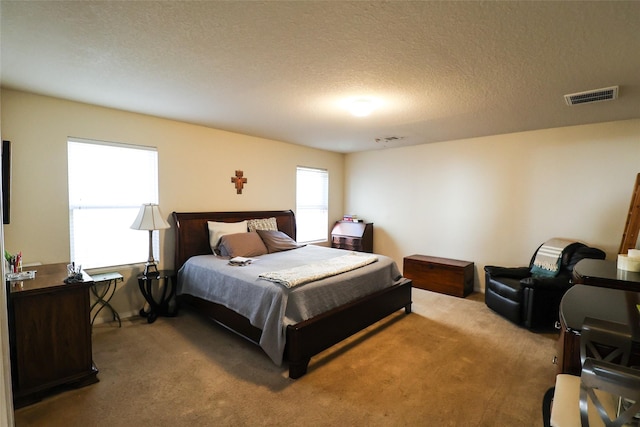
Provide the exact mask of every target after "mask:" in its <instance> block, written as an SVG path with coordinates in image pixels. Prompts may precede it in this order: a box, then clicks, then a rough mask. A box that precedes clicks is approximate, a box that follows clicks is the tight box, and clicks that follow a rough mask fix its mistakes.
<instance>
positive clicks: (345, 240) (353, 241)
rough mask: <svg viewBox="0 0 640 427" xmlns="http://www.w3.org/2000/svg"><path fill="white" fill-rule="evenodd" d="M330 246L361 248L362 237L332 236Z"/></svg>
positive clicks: (353, 249) (355, 249)
mask: <svg viewBox="0 0 640 427" xmlns="http://www.w3.org/2000/svg"><path fill="white" fill-rule="evenodd" d="M331 247H333V248H338V249H347V250H350V251H361V250H362V239H359V238H354V237H343V236H334V237H333V239H332V244H331Z"/></svg>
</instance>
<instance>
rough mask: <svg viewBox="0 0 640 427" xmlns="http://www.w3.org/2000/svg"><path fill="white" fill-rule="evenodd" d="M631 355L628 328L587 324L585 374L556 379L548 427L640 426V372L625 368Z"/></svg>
mask: <svg viewBox="0 0 640 427" xmlns="http://www.w3.org/2000/svg"><path fill="white" fill-rule="evenodd" d="M630 355H631V334H630V332H629V330H628V328H626V325H621V324H618V323H612V322H605V321H602V320H599V319H590V318H586V319H585V322H584V325H583V328H582V332H581V335H580V358H581V360H582V361H583V364H582V373H581V375H580V376H576V375H569V374H559V375H557V376H556V384H555V387H552V388H550V389H549V390H548V391H547V393H546V394H545V396H544V399H543V407H542V412H543V421H544V425H545V427H546V426H551V427H581V426H582V427H585V426H607V427H609V426H611V427H613V426H626V425H629V426H638V425H640V418H638V416H639V415H640V370H638V369H633V368H629V367H627V366H624V365H623V364H627V363H628V361H629V357H630ZM612 361H618V362H619V363H612ZM620 363H622V364H620Z"/></svg>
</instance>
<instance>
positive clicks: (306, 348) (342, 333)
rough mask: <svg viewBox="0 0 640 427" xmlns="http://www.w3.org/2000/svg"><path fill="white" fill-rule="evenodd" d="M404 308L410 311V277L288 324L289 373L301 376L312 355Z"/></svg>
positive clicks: (292, 376)
mask: <svg viewBox="0 0 640 427" xmlns="http://www.w3.org/2000/svg"><path fill="white" fill-rule="evenodd" d="M401 308H404V309H405V312H406V313H407V314H409V313H411V281H410V280H408V279H404V280H403V281H402V282H401V283H400V284H398V285H395V286H393V287H391V288H386V289H383V290H381V291H378V292H376V293H374V294H371V295H368V296H366V297H363V298H360V299H358V300H356V301H353V302H351V303H349V304H346V305H343V306H340V307H337V308H335V309H333V310H330V311H328V312H326V313H323V314H321V315H319V316H316V317H313V318H311V319H309V320H305V321H303V322H300V323H297V324H295V325H289V326H288V327H287V346H286V348H285V356H286V358H287V359H288V361H289V377H290V378H300V377H301V376H303V375H304V374H306V373H307V367H308V365H309V361H310V359H311V357H312V356H314V355H316V354H318V353H320V352H321V351H323V350H326V349H327V348H329V347H331V346H333V345H334V344H337V343H339V342H340V341H342V340H344V339H345V338H348V337H350V336H351V335H353V334H355V333H356V332H359V331H361V330H362V329H364V328H366V327H367V326H370V325H372V324H374V323H375V322H377V321H378V320H381V319H383V318H385V317H387V316H388V315H390V314H392V313H393V312H395V311H397V310H399V309H401Z"/></svg>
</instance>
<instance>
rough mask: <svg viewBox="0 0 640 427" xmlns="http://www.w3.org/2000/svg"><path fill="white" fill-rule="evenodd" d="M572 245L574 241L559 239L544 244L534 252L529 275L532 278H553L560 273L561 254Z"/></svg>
mask: <svg viewBox="0 0 640 427" xmlns="http://www.w3.org/2000/svg"><path fill="white" fill-rule="evenodd" d="M573 243H575V241H574V240H567V239H559V238H553V239H550V240H547V241H546V242H544V244H543V245H542V246H540V248H539V249H538V252H536V257H535V259H534V261H533V267H531V274H532V275H534V276H544V277H555V276H556V275H557V274H558V273H559V272H560V264H561V263H562V252H564V250H565V248H566V247H567V246H569V245H571V244H573Z"/></svg>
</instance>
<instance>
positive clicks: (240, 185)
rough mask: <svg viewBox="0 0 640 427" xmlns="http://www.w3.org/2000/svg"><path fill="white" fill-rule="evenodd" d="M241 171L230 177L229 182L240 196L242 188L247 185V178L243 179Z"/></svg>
mask: <svg viewBox="0 0 640 427" xmlns="http://www.w3.org/2000/svg"><path fill="white" fill-rule="evenodd" d="M243 174H244V173H243V172H242V171H236V176H232V177H231V182H232V183H233V184H235V185H236V194H242V188H243V187H244V184H246V183H247V178H244V177H243V176H242V175H243Z"/></svg>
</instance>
